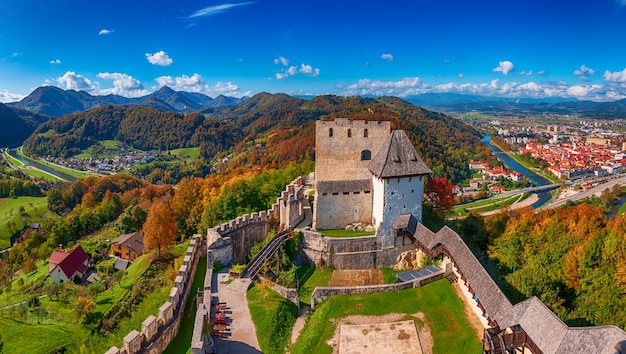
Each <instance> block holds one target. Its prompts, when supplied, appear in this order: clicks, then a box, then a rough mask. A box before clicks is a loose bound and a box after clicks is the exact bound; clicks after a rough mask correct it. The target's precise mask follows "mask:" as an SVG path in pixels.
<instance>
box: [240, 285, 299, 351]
mask: <svg viewBox="0 0 626 354" xmlns="http://www.w3.org/2000/svg"><path fill="white" fill-rule="evenodd" d="M246 296H247V298H248V307H249V308H250V315H251V316H252V322H254V327H255V329H256V335H257V338H258V340H259V346H261V351H262V352H263V353H267V354H279V353H284V352H285V349H286V347H287V346H288V345H289V341H290V339H291V331H292V329H293V324H294V323H295V322H296V318H297V317H298V308H297V307H296V305H294V304H293V303H292V302H291V301H289V300H287V299H285V298H284V297H283V296H282V295H280V294H278V293H277V292H275V291H274V290H272V289H267V290H265V291H263V290H261V289H260V287H259V286H258V285H256V284H255V285H254V286H253V287H252V288H251V289H250V290H248V293H247V294H246Z"/></svg>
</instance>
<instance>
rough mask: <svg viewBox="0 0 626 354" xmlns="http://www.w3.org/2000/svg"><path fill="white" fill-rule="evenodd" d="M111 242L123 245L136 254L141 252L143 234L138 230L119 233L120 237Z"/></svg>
mask: <svg viewBox="0 0 626 354" xmlns="http://www.w3.org/2000/svg"><path fill="white" fill-rule="evenodd" d="M113 243H117V244H121V245H124V246H126V247H127V248H128V249H129V250H131V251H133V252H135V253H136V254H137V255H140V254H142V253H143V235H142V234H141V233H140V232H133V233H130V234H124V235H120V237H118V238H116V239H115V240H113Z"/></svg>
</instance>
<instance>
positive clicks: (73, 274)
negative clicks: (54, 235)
mask: <svg viewBox="0 0 626 354" xmlns="http://www.w3.org/2000/svg"><path fill="white" fill-rule="evenodd" d="M48 263H49V264H50V271H49V273H48V276H49V277H50V280H51V281H53V282H55V283H59V284H62V283H64V282H66V281H68V280H71V281H74V282H78V281H80V280H81V279H82V278H83V277H84V276H85V272H87V268H89V256H88V255H87V253H86V252H85V250H84V249H83V248H82V247H81V246H78V247H76V248H75V249H74V250H72V252H63V251H54V252H52V254H51V255H50V260H49V261H48Z"/></svg>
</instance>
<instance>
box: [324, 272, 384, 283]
mask: <svg viewBox="0 0 626 354" xmlns="http://www.w3.org/2000/svg"><path fill="white" fill-rule="evenodd" d="M383 283H384V281H383V273H382V272H381V271H380V270H379V269H362V270H333V274H332V275H331V277H330V281H329V282H328V286H337V287H340V286H363V285H377V284H383Z"/></svg>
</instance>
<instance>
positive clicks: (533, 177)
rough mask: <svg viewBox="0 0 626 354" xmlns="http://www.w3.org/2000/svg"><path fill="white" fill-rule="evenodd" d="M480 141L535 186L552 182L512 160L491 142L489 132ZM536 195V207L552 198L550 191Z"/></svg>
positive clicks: (534, 204) (534, 206) (534, 205)
mask: <svg viewBox="0 0 626 354" xmlns="http://www.w3.org/2000/svg"><path fill="white" fill-rule="evenodd" d="M482 141H483V143H485V144H487V146H488V147H489V148H490V149H491V151H493V153H494V155H496V156H497V157H498V158H499V159H500V160H501V161H502V162H504V164H505V165H506V166H508V167H510V168H512V169H513V170H515V171H517V172H520V173H521V174H523V175H524V176H525V177H528V179H530V180H531V181H533V182H534V183H535V184H536V185H537V186H544V185H546V184H551V183H552V182H551V181H548V180H547V179H545V178H544V177H542V176H540V175H538V174H536V173H535V172H532V171H530V170H528V169H526V168H525V167H524V166H522V165H520V164H519V163H517V161H515V160H513V159H512V158H511V157H510V156H509V155H507V154H506V153H505V152H504V151H502V149H500V148H499V147H497V146H495V145H493V144H491V134H487V135H485V136H484V137H483V138H482ZM538 197H539V199H538V200H537V201H536V202H535V203H533V205H532V207H533V208H538V207H540V206H542V205H544V204H545V203H547V202H548V201H549V200H550V199H551V198H552V195H551V194H550V192H543V193H539V194H538Z"/></svg>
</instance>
